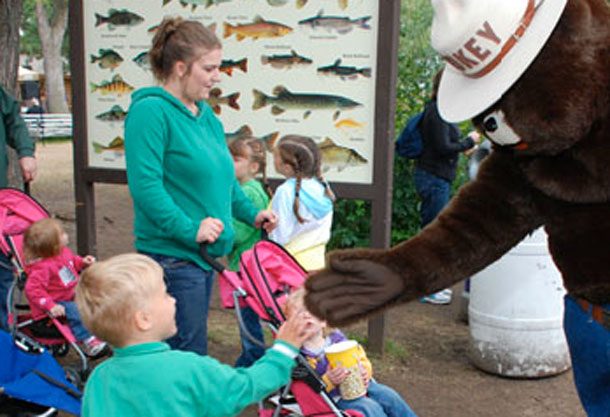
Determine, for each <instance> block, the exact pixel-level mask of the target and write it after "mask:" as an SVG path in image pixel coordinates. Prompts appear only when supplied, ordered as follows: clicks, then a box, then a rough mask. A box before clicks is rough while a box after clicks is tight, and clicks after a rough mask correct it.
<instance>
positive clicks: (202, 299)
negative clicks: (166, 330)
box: [144, 253, 214, 355]
mask: <svg viewBox="0 0 610 417" xmlns="http://www.w3.org/2000/svg"><path fill="white" fill-rule="evenodd" d="M144 254H145V255H147V256H150V257H151V258H153V259H154V260H155V261H157V262H158V263H159V265H161V268H163V279H164V281H165V285H166V286H167V292H168V293H169V294H170V295H171V296H172V297H174V298H175V299H176V327H178V333H176V335H174V336H172V337H170V338H169V339H167V340H166V342H167V343H168V344H169V345H170V346H171V348H172V349H180V350H186V351H191V352H195V353H199V354H200V355H207V353H208V310H209V308H210V299H211V298H212V287H213V285H214V271H206V270H204V269H201V268H200V267H199V266H198V265H195V264H194V263H193V262H190V261H187V260H184V259H179V258H174V257H171V256H165V255H159V254H154V253H144Z"/></svg>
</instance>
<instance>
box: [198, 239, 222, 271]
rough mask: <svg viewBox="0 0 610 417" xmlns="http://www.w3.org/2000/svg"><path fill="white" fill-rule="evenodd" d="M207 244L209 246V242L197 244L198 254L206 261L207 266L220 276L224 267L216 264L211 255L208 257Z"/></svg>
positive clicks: (218, 263)
mask: <svg viewBox="0 0 610 417" xmlns="http://www.w3.org/2000/svg"><path fill="white" fill-rule="evenodd" d="M209 244H210V243H209V242H201V243H200V244H199V254H200V255H201V257H202V258H203V260H204V261H206V262H207V263H208V264H210V266H211V267H212V268H213V269H214V270H215V271H216V272H218V273H219V274H222V272H223V271H224V270H225V267H224V265H223V264H221V263H220V262H218V261H217V260H216V258H214V257H213V256H212V255H210V253H209V252H208V245H209Z"/></svg>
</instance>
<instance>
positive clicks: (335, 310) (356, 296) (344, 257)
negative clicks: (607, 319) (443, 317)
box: [305, 250, 405, 326]
mask: <svg viewBox="0 0 610 417" xmlns="http://www.w3.org/2000/svg"><path fill="white" fill-rule="evenodd" d="M383 254H384V251H377V250H344V251H337V252H334V253H332V254H331V255H330V256H329V259H328V266H327V267H326V268H325V269H323V270H321V271H319V272H317V273H315V274H313V275H312V276H310V277H309V278H308V279H307V280H306V281H305V287H306V289H307V294H306V296H305V304H306V306H307V309H308V310H309V311H311V312H312V313H313V314H314V315H316V316H318V317H320V318H322V319H324V320H326V321H327V322H328V324H329V325H331V326H342V325H345V324H349V323H352V322H355V321H357V320H359V319H361V318H364V317H366V316H370V315H371V314H374V313H377V312H380V311H382V310H384V309H386V308H388V307H390V306H391V305H393V304H395V303H396V301H397V299H398V298H399V297H400V295H401V294H402V293H403V291H404V290H405V283H404V281H403V279H402V278H401V277H400V276H399V275H398V274H397V273H396V272H394V271H393V270H392V269H390V268H388V267H387V266H385V265H383V261H382V258H383Z"/></svg>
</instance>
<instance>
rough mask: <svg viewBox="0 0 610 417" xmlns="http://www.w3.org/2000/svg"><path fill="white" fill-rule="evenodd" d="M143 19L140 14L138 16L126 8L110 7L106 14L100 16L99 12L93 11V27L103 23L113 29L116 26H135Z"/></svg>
mask: <svg viewBox="0 0 610 417" xmlns="http://www.w3.org/2000/svg"><path fill="white" fill-rule="evenodd" d="M143 21H144V18H143V17H142V16H139V15H137V14H135V13H133V12H130V11H128V10H126V9H121V10H117V9H110V10H108V16H102V15H101V14H99V13H95V27H98V26H101V25H103V24H104V23H106V24H107V25H108V29H110V30H114V29H115V28H116V27H117V26H126V27H130V26H135V25H138V24H140V23H142V22H143Z"/></svg>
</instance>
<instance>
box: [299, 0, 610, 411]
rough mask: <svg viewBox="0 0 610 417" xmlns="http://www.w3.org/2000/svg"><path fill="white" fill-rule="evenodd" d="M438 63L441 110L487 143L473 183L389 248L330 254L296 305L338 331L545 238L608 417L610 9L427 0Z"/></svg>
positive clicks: (582, 378)
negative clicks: (530, 239)
mask: <svg viewBox="0 0 610 417" xmlns="http://www.w3.org/2000/svg"><path fill="white" fill-rule="evenodd" d="M432 4H433V7H434V12H435V16H434V21H433V24H432V45H433V47H434V48H435V49H436V50H437V52H439V54H440V55H441V56H442V57H443V58H444V60H445V61H446V63H447V65H446V68H445V71H444V73H443V77H442V80H441V85H440V87H439V91H438V107H439V111H440V113H441V116H442V117H443V118H445V119H446V120H447V121H450V122H456V121H461V120H465V119H469V118H471V119H473V121H474V123H475V125H476V126H477V127H478V128H479V129H480V130H481V131H482V132H484V133H485V135H486V136H487V137H488V138H489V139H490V140H491V141H492V142H493V143H494V151H493V152H492V154H491V155H490V156H489V157H488V158H487V159H486V160H485V161H484V162H483V163H482V164H481V167H480V170H479V172H478V175H477V177H476V180H474V181H473V182H471V183H469V184H467V185H466V186H464V187H463V188H462V189H461V190H460V192H459V193H458V194H457V195H456V196H455V197H454V198H453V199H452V201H451V203H450V204H449V205H448V206H447V207H446V208H445V209H444V210H443V211H442V212H441V214H440V215H439V216H438V218H437V219H436V220H435V221H433V222H432V223H430V224H429V225H428V226H427V227H426V228H425V229H424V230H422V231H421V232H420V233H419V234H418V235H416V236H414V237H413V238H411V239H409V240H407V241H405V242H402V243H401V244H399V245H397V246H395V247H393V248H391V249H389V250H375V249H353V250H342V251H335V252H332V253H331V254H330V255H329V257H328V262H327V267H326V268H325V269H323V270H321V271H319V272H318V273H315V274H313V275H312V276H311V277H310V278H309V279H308V281H307V283H306V286H307V291H308V294H307V297H306V303H307V306H308V307H309V309H310V310H311V311H312V312H313V313H314V314H316V315H317V316H319V317H321V318H323V319H326V320H327V321H328V323H329V324H330V325H344V324H347V323H351V322H354V321H356V320H359V319H362V318H365V317H368V316H371V315H373V314H375V313H377V312H380V311H382V310H384V309H387V308H388V307H391V306H393V305H396V304H398V303H402V302H406V301H409V300H413V299H417V298H419V297H421V296H423V295H425V294H430V293H434V292H436V291H438V290H440V289H442V288H447V287H449V286H451V285H453V284H455V283H456V282H458V281H460V280H463V279H465V278H467V277H469V276H471V275H473V274H474V273H476V272H477V271H479V270H481V269H483V268H484V267H486V266H487V265H489V264H490V263H492V262H494V261H495V260H497V259H498V258H500V257H501V256H502V255H503V254H504V253H506V252H507V251H508V250H509V249H510V248H512V247H513V246H515V245H516V244H518V243H519V242H520V241H521V240H522V239H523V238H525V237H526V236H527V235H528V234H529V233H531V232H533V231H534V230H536V229H537V228H539V227H544V230H545V231H546V233H547V235H548V245H549V251H550V253H551V256H552V258H553V260H554V262H555V264H556V265H557V267H558V269H559V270H560V272H561V273H562V276H563V281H564V285H565V287H566V289H567V296H566V310H565V325H564V327H565V330H566V335H567V339H568V344H569V347H570V353H571V357H572V364H573V370H574V376H575V382H576V385H577V389H578V392H579V395H580V398H581V400H582V402H583V404H584V406H585V409H586V410H587V412H588V413H589V415H603V416H608V415H610V364H609V360H610V359H609V358H610V352H609V348H608V347H607V346H610V330H609V329H610V117H609V110H610V6H609V4H608V2H607V0H510V1H506V0H485V1H479V0H433V1H432Z"/></svg>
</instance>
